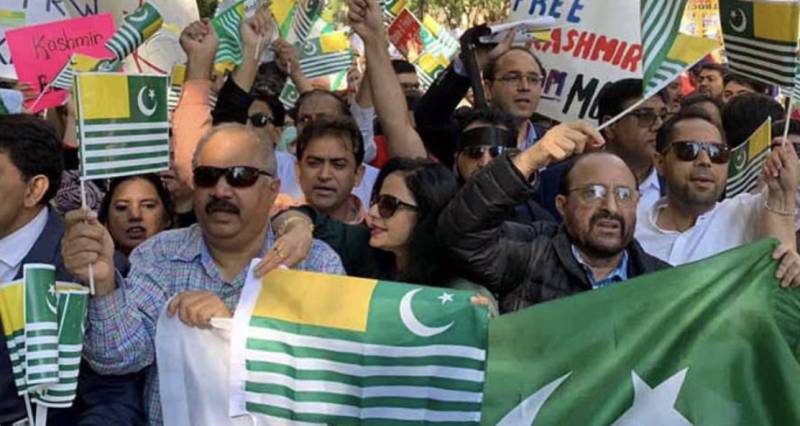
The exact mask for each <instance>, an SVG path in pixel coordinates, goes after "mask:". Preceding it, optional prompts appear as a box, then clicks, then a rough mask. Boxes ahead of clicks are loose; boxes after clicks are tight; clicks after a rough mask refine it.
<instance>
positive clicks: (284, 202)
mask: <svg viewBox="0 0 800 426" xmlns="http://www.w3.org/2000/svg"><path fill="white" fill-rule="evenodd" d="M347 204H348V207H349V208H350V212H349V215H348V216H349V217H350V218H351V219H350V220H347V221H342V223H346V224H348V225H360V224H362V223H364V220H365V219H366V218H367V209H366V207H364V204H363V203H362V202H361V199H360V198H358V197H357V196H356V195H355V194H350V196H349V197H348V199H347ZM305 205H310V204H308V203H307V202H306V199H305V197H300V198H299V199H294V198H291V197H288V196H286V195H285V194H279V195H278V198H276V199H275V203H274V204H273V205H272V210H271V211H270V216H275V215H277V214H278V213H282V212H284V211H286V210H287V209H289V208H290V207H297V206H305ZM312 207H313V206H312Z"/></svg>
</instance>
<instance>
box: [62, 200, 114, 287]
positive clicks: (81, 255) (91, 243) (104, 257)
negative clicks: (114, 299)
mask: <svg viewBox="0 0 800 426" xmlns="http://www.w3.org/2000/svg"><path fill="white" fill-rule="evenodd" d="M61 257H62V258H63V259H64V266H65V267H66V268H67V270H68V271H69V273H70V274H72V276H73V277H75V279H77V280H78V281H80V282H82V283H84V284H86V283H89V275H90V272H89V269H90V268H93V270H94V271H93V272H94V282H95V286H96V287H95V295H96V296H98V297H100V296H104V295H106V294H108V293H111V292H112V291H114V289H115V288H116V284H115V283H114V240H112V239H111V234H109V233H108V230H106V228H105V226H103V224H101V223H100V221H98V220H97V213H96V212H93V211H91V210H88V209H80V210H73V211H71V212H68V213H67V214H66V215H65V216H64V238H63V239H62V241H61Z"/></svg>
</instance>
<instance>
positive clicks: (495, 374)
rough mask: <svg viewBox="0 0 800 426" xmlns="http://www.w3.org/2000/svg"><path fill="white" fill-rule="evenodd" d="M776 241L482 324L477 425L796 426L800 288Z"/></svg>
mask: <svg viewBox="0 0 800 426" xmlns="http://www.w3.org/2000/svg"><path fill="white" fill-rule="evenodd" d="M776 245H777V242H775V241H774V240H769V241H761V242H758V243H754V244H751V245H748V246H744V247H741V248H738V249H735V250H732V251H728V252H725V253H723V254H720V255H718V256H715V257H713V258H710V259H708V260H705V261H702V262H697V263H692V264H688V265H684V266H681V267H678V268H673V269H667V270H664V271H660V272H656V273H653V274H647V275H644V276H641V277H637V278H635V279H632V280H629V281H625V282H623V283H619V284H614V285H613V286H610V287H607V288H604V289H600V290H593V291H591V292H586V293H581V294H579V295H576V296H571V297H567V298H564V299H560V300H556V301H553V302H548V303H544V304H541V305H538V306H534V307H531V308H529V309H525V310H522V311H519V312H515V313H512V314H509V315H503V316H500V317H498V318H495V319H493V320H492V321H491V322H490V327H489V358H488V362H487V369H486V386H485V387H484V393H485V395H486V396H485V398H484V404H483V419H482V423H483V424H485V425H501V426H507V425H514V426H530V425H531V424H533V425H603V426H605V425H695V426H701V425H709V426H717V425H770V424H781V425H796V424H800V363H799V362H798V361H800V347H799V346H798V345H797V342H798V341H800V291H798V290H786V289H781V288H779V284H778V282H777V280H776V279H775V271H776V267H777V263H776V261H775V260H773V259H772V256H771V254H772V251H773V250H774V249H775V246H776Z"/></svg>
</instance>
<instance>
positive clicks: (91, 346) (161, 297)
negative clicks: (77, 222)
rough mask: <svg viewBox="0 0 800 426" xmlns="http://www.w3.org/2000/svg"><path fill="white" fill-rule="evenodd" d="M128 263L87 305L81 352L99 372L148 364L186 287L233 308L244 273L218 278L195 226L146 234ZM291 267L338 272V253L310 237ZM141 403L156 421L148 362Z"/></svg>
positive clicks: (268, 241)
mask: <svg viewBox="0 0 800 426" xmlns="http://www.w3.org/2000/svg"><path fill="white" fill-rule="evenodd" d="M273 243H274V236H273V234H272V232H268V234H267V237H266V238H265V239H264V245H263V247H262V249H261V253H260V256H262V257H263V256H264V255H265V254H266V253H267V251H268V250H269V248H270V247H272V244H273ZM130 262H131V270H130V273H129V274H128V277H127V278H125V279H123V278H122V277H121V276H119V275H118V276H117V289H116V290H115V291H114V292H112V293H110V294H108V295H106V296H103V297H98V298H92V300H91V302H90V304H89V321H88V323H89V324H88V328H87V330H86V340H85V346H84V355H85V356H86V358H87V360H88V361H89V362H90V364H91V365H92V367H93V368H94V369H95V370H96V371H97V372H98V373H100V374H123V373H129V372H134V371H139V370H141V369H143V368H145V367H148V366H150V365H151V364H153V362H154V361H155V336H156V323H157V322H158V316H159V315H160V314H161V310H162V309H163V308H164V306H165V305H166V304H167V301H168V300H169V299H170V298H171V297H172V296H174V295H176V294H178V293H181V292H184V291H187V290H204V291H209V292H212V293H214V294H216V295H217V296H219V298H220V299H222V301H223V302H224V303H225V306H227V308H228V309H229V310H230V311H231V312H233V311H234V310H235V308H236V304H237V303H238V302H239V295H240V293H241V291H242V288H243V287H244V281H245V278H246V276H247V270H246V268H245V270H243V271H242V272H241V273H240V274H239V275H238V276H237V277H236V278H234V279H233V280H232V281H231V282H226V281H224V280H223V279H222V275H221V274H220V271H219V269H218V268H217V265H216V263H215V262H214V260H213V259H212V258H211V255H210V254H209V252H208V248H207V247H206V244H205V242H204V240H203V234H202V232H201V230H200V226H199V225H197V224H195V225H192V226H191V227H189V228H184V229H177V230H173V231H165V232H161V233H160V234H158V235H156V236H154V237H153V238H150V239H149V240H147V241H145V242H144V243H142V244H141V245H140V246H139V247H137V248H136V249H135V250H134V251H133V253H132V254H131V257H130ZM295 269H300V270H306V271H315V272H322V273H328V274H339V275H343V274H344V268H343V267H342V262H341V259H340V258H339V255H337V254H336V252H334V251H333V249H331V248H330V247H329V246H328V245H327V244H325V243H323V242H321V241H316V240H315V241H314V243H313V244H312V246H311V251H310V252H309V254H308V256H306V258H305V260H304V261H303V262H301V263H299V264H298V265H296V266H295ZM144 404H145V410H146V412H147V417H148V424H150V425H160V424H161V423H162V417H161V403H160V397H159V393H158V371H157V369H156V367H155V366H154V365H153V366H151V367H149V368H148V369H147V377H146V379H145V390H144Z"/></svg>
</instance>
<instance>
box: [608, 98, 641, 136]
mask: <svg viewBox="0 0 800 426" xmlns="http://www.w3.org/2000/svg"><path fill="white" fill-rule="evenodd" d="M648 99H649V98H645V97H642V99H639V100H638V101H636V102H634V103H633V105H631V106H629V107H628V108H625V111H622V112H621V113H619V114H617V115H615V116H614V118H612V119H611V120H608V121H606V122H605V123H603V124H601V125H599V126H597V131H598V132H599V131H601V130H603V129H605V128H606V127H608V126H610V125H612V124H614V123H616V122H617V121H619V120H622V119H623V118H625V116H626V115H628V114H630V113H631V112H632V111H633V110H635V109H636V108H639V107H640V106H641V105H642V104H643V103H645V101H646V100H648ZM601 118H602V117H601Z"/></svg>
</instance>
